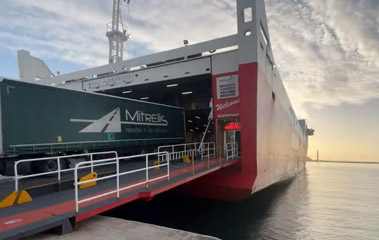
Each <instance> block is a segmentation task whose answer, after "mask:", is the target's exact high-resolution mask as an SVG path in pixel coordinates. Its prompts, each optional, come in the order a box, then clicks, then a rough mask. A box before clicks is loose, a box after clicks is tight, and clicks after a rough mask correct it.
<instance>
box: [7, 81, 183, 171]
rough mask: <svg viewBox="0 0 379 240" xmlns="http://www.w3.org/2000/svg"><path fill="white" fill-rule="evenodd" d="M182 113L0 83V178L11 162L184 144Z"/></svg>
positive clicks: (130, 101) (159, 106) (124, 100)
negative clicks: (69, 154)
mask: <svg viewBox="0 0 379 240" xmlns="http://www.w3.org/2000/svg"><path fill="white" fill-rule="evenodd" d="M184 123H185V121H184V109H182V108H178V107H173V106H168V105H162V104H156V103H149V102H144V101H138V100H133V99H127V98H121V97H115V96H109V95H104V94H97V93H87V92H81V91H74V90H67V89H61V88H57V87H48V86H42V85H38V84H32V83H25V82H20V81H15V80H7V79H2V80H1V79H0V153H1V158H0V174H4V173H6V172H7V171H12V170H11V169H12V168H13V164H14V160H17V159H22V158H26V157H31V156H35V157H39V156H46V155H48V156H51V155H57V154H68V153H78V152H88V151H100V150H101V151H103V150H105V149H119V150H123V151H127V150H131V149H132V150H133V151H135V150H136V149H137V150H143V149H152V148H154V147H156V146H158V145H163V144H171V143H172V144H174V143H181V142H184V141H185V139H184V138H185V126H184Z"/></svg>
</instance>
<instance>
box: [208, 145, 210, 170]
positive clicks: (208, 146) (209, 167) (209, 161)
mask: <svg viewBox="0 0 379 240" xmlns="http://www.w3.org/2000/svg"><path fill="white" fill-rule="evenodd" d="M209 162H210V160H209V145H208V169H209V168H210V163H209Z"/></svg>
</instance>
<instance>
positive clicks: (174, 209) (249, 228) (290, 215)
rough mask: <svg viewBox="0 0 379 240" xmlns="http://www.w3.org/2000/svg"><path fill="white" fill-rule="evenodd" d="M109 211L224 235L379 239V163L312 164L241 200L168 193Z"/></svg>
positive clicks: (127, 217)
mask: <svg viewBox="0 0 379 240" xmlns="http://www.w3.org/2000/svg"><path fill="white" fill-rule="evenodd" d="M107 215H110V216H116V217H120V218H125V219H130V220H137V221H142V222H147V223H153V224H157V225H162V226H167V227H172V228H178V229H183V230H187V231H192V232H197V233H202V234H208V235H211V236H215V237H219V238H221V239H237V240H239V239H280V240H284V239H379V165H373V164H340V163H319V164H317V163H308V164H307V170H306V171H304V172H303V173H301V174H300V175H299V176H297V177H296V178H294V179H292V180H291V181H288V182H285V183H280V184H276V185H274V186H272V187H270V188H268V189H266V190H264V191H261V192H259V193H257V194H254V195H253V196H252V197H251V198H250V199H248V200H246V201H244V202H241V203H225V202H220V201H212V200H204V199H196V198H191V197H187V196H179V195H177V194H175V193H166V194H162V195H160V196H158V197H156V198H155V199H154V200H152V201H150V202H134V203H131V204H128V205H126V206H123V207H120V208H118V209H115V210H113V211H110V212H108V213H107Z"/></svg>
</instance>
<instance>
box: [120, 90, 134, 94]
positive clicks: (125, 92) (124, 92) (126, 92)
mask: <svg viewBox="0 0 379 240" xmlns="http://www.w3.org/2000/svg"><path fill="white" fill-rule="evenodd" d="M132 92H133V91H131V90H128V91H123V92H122V94H128V93H132Z"/></svg>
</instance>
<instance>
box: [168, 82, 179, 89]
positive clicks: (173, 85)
mask: <svg viewBox="0 0 379 240" xmlns="http://www.w3.org/2000/svg"><path fill="white" fill-rule="evenodd" d="M177 86H178V84H177V83H174V84H168V85H166V87H168V88H169V87H177Z"/></svg>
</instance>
